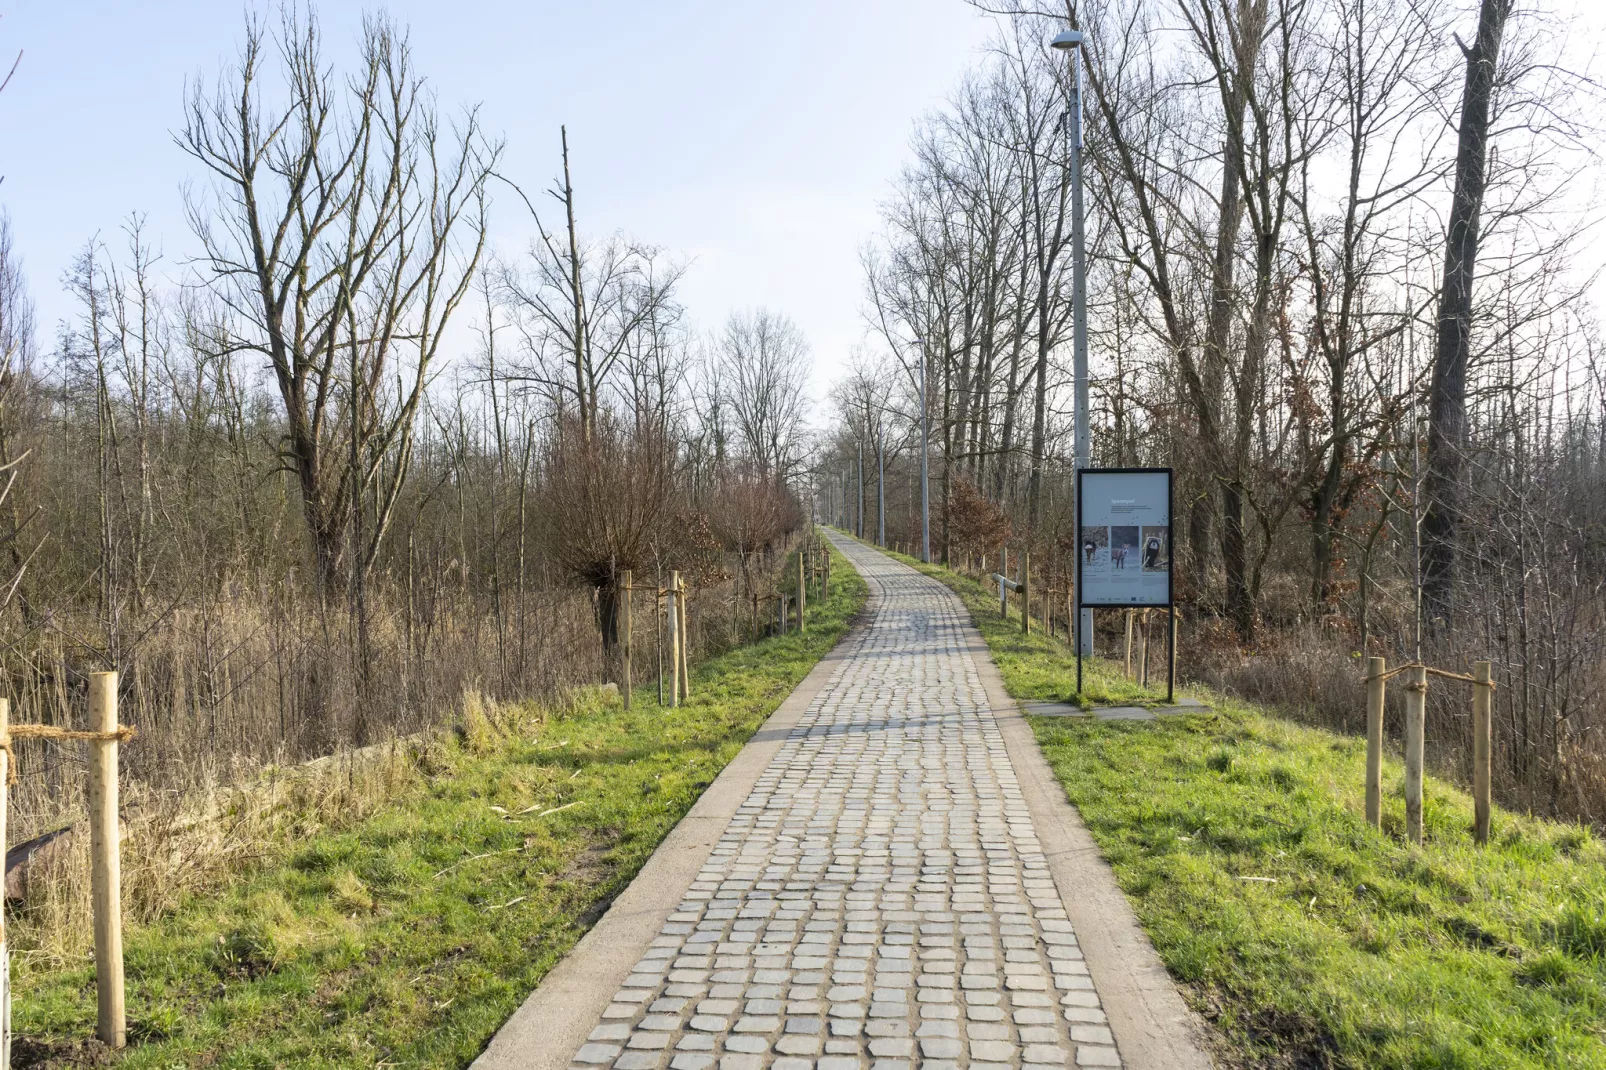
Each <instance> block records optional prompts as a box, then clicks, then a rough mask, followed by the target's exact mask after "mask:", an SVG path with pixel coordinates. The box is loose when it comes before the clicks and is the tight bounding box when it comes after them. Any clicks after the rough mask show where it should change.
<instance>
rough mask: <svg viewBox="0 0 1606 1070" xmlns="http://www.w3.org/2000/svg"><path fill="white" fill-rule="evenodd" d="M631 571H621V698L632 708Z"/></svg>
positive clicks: (626, 707)
mask: <svg viewBox="0 0 1606 1070" xmlns="http://www.w3.org/2000/svg"><path fill="white" fill-rule="evenodd" d="M631 575H632V574H631V571H630V570H629V569H628V568H627V569H621V570H620V571H619V697H620V698H622V699H624V700H625V709H627V710H628V709H629V708H630V682H631V680H632V676H631V672H630V580H631Z"/></svg>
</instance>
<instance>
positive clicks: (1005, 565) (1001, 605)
mask: <svg viewBox="0 0 1606 1070" xmlns="http://www.w3.org/2000/svg"><path fill="white" fill-rule="evenodd" d="M998 575H999V576H1001V577H1003V578H1004V579H1008V578H1009V547H1007V546H1001V547H999V548H998ZM1004 579H1000V580H999V581H998V615H999V616H1000V617H1003V618H1004V619H1005V620H1008V619H1009V585H1008V584H1007V583H1005V582H1004Z"/></svg>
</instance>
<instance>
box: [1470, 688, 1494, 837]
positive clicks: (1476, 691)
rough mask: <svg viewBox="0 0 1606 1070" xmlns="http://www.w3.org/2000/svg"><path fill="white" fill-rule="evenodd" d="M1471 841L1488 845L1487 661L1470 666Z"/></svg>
mask: <svg viewBox="0 0 1606 1070" xmlns="http://www.w3.org/2000/svg"><path fill="white" fill-rule="evenodd" d="M1472 679H1473V684H1472V815H1473V816H1472V838H1473V839H1474V840H1477V841H1478V842H1479V843H1488V842H1489V809H1490V799H1489V782H1490V780H1491V772H1492V770H1491V769H1490V753H1489V752H1490V751H1491V750H1492V747H1493V743H1494V737H1493V730H1492V728H1491V726H1490V717H1489V713H1490V706H1491V705H1492V704H1493V700H1494V683H1493V680H1494V666H1492V665H1490V664H1489V663H1488V662H1487V661H1475V662H1473V663H1472Z"/></svg>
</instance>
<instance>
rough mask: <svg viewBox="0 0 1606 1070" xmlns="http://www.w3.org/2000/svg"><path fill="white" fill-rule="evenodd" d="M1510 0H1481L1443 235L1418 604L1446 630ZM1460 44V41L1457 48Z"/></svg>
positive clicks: (1468, 56)
mask: <svg viewBox="0 0 1606 1070" xmlns="http://www.w3.org/2000/svg"><path fill="white" fill-rule="evenodd" d="M1514 6H1515V0H1480V3H1479V5H1478V32H1477V36H1476V37H1475V38H1474V39H1473V42H1472V45H1471V47H1468V46H1466V45H1464V44H1463V45H1461V51H1462V54H1463V55H1464V56H1465V57H1466V62H1467V75H1466V83H1465V86H1464V87H1463V89H1462V92H1461V122H1460V126H1459V135H1458V138H1457V144H1456V156H1455V190H1454V193H1453V194H1452V195H1451V199H1450V220H1449V224H1448V226H1447V227H1446V230H1445V245H1444V278H1443V281H1442V283H1441V290H1440V293H1439V316H1438V344H1437V346H1436V348H1435V351H1434V356H1433V383H1432V386H1431V388H1430V389H1429V392H1428V404H1429V413H1430V420H1431V422H1430V424H1429V430H1428V457H1427V481H1426V484H1425V486H1424V488H1423V494H1424V497H1425V499H1426V505H1427V509H1426V512H1425V513H1424V515H1423V518H1422V540H1423V544H1422V551H1423V554H1422V597H1423V602H1424V612H1425V613H1426V616H1427V619H1428V620H1429V621H1434V620H1437V621H1440V622H1441V627H1448V626H1449V623H1450V620H1451V616H1452V609H1453V607H1452V605H1451V594H1452V591H1453V588H1454V585H1455V571H1456V539H1457V529H1458V510H1459V509H1460V500H1459V499H1460V492H1461V483H1462V478H1463V477H1462V466H1463V463H1464V460H1463V458H1464V455H1465V452H1466V448H1467V413H1466V409H1467V365H1468V361H1469V359H1470V357H1471V354H1472V294H1473V280H1474V278H1475V276H1476V273H1477V266H1478V241H1479V215H1480V213H1481V212H1482V211H1483V195H1484V188H1485V186H1486V184H1487V180H1488V155H1489V115H1490V105H1491V103H1492V100H1493V97H1494V90H1495V76H1496V73H1497V66H1498V64H1499V62H1500V38H1501V36H1502V34H1503V33H1504V32H1505V27H1506V19H1507V18H1509V17H1510V15H1511V11H1512V9H1513V7H1514ZM1458 43H1459V41H1458Z"/></svg>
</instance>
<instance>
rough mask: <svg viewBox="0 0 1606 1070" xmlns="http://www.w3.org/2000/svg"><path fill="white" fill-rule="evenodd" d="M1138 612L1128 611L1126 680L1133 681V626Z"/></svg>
mask: <svg viewBox="0 0 1606 1070" xmlns="http://www.w3.org/2000/svg"><path fill="white" fill-rule="evenodd" d="M1137 615H1138V611H1137V610H1135V609H1129V610H1127V611H1126V678H1127V679H1128V680H1130V679H1132V625H1133V623H1134V621H1135V619H1136V618H1137Z"/></svg>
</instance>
